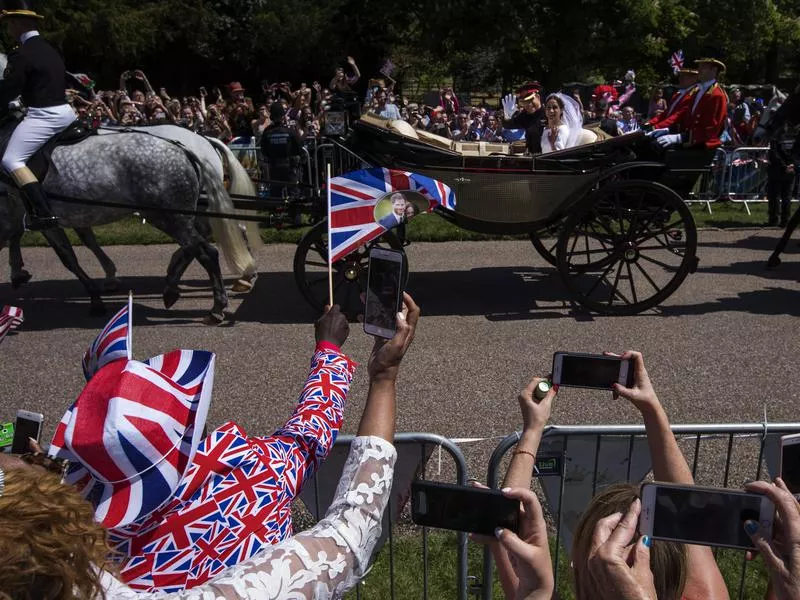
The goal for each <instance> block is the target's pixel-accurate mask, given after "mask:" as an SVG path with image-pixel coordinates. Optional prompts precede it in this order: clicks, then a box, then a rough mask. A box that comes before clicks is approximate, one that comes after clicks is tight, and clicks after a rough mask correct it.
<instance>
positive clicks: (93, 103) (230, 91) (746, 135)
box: [69, 57, 763, 146]
mask: <svg viewBox="0 0 800 600" xmlns="http://www.w3.org/2000/svg"><path fill="white" fill-rule="evenodd" d="M360 79H361V72H360V71H359V68H358V66H357V64H356V61H355V60H354V59H353V58H352V57H348V58H347V64H346V67H340V68H337V69H336V71H335V72H334V74H333V77H332V78H331V80H330V82H329V83H328V84H327V85H323V84H321V83H320V82H319V81H313V82H312V83H311V85H308V84H307V83H306V82H300V83H299V85H292V83H290V82H288V81H284V82H277V83H269V82H268V81H263V82H262V84H261V89H260V90H258V91H256V92H255V93H252V91H251V90H246V89H245V88H244V87H243V86H242V85H241V84H240V83H239V82H236V81H233V82H229V83H228V84H226V85H224V86H222V87H213V88H211V92H210V93H209V92H208V91H207V89H206V88H205V87H201V88H199V90H198V92H197V94H196V95H191V96H183V97H176V96H173V95H170V92H169V91H168V89H167V88H165V87H161V88H159V89H158V91H156V89H155V88H154V87H153V85H152V84H151V83H150V81H149V80H148V78H147V76H146V75H145V73H144V72H142V71H141V70H134V71H126V72H124V73H123V74H122V75H121V77H120V81H119V89H118V90H116V91H102V90H93V89H86V90H71V91H70V97H69V100H70V102H71V103H72V105H73V107H74V108H75V110H76V112H77V113H78V114H79V116H80V117H81V118H82V119H84V120H85V122H86V123H87V125H90V126H94V127H96V126H100V125H161V124H166V123H172V124H176V125H180V126H182V127H186V128H188V129H191V130H192V131H195V132H196V133H200V134H203V135H208V136H211V137H216V138H219V139H221V140H223V141H226V142H229V141H230V140H232V139H234V138H250V137H255V141H256V144H258V143H259V139H260V137H261V135H262V134H263V132H264V131H265V130H266V129H267V128H268V127H269V126H270V125H271V124H272V121H271V119H270V108H271V106H272V105H273V104H274V103H276V102H278V103H280V104H282V105H283V107H284V111H285V114H286V124H287V126H289V127H290V128H292V129H293V130H295V131H296V132H297V134H298V135H299V137H300V139H301V140H303V141H307V140H310V139H315V138H318V137H319V136H320V135H321V134H322V133H323V132H325V125H326V117H327V113H328V110H329V109H330V108H331V106H332V104H333V103H334V102H335V100H334V99H335V98H340V99H341V98H347V99H348V100H349V101H352V100H353V99H356V101H357V102H358V103H359V104H361V105H362V108H361V110H362V111H363V112H367V113H372V114H376V115H379V116H381V117H383V118H387V119H401V120H404V121H406V122H408V123H409V124H410V125H411V126H412V127H414V128H417V129H424V130H426V131H428V132H430V133H434V134H436V135H440V136H443V137H446V138H448V139H452V140H454V141H471V142H476V141H485V142H511V141H516V140H519V139H520V138H521V137H522V132H519V131H513V130H511V131H509V130H505V129H504V128H503V120H504V118H505V117H506V116H505V115H504V113H503V110H502V108H499V102H498V103H496V105H492V104H491V103H487V102H482V103H478V104H470V105H464V104H463V103H462V102H460V101H459V98H458V96H457V95H456V92H455V91H454V90H453V89H452V88H451V87H447V88H442V89H440V90H439V92H438V97H437V98H436V100H435V101H434V102H430V100H431V98H430V95H428V96H427V97H426V98H427V100H428V102H429V104H425V103H421V102H416V101H413V100H411V99H409V98H408V97H407V96H405V95H403V94H402V93H400V91H399V90H398V88H397V85H396V82H395V81H394V80H393V79H392V78H391V77H390V76H389V75H383V74H382V75H380V76H378V77H376V78H373V79H370V80H369V81H368V83H367V85H366V95H365V96H364V97H361V96H360V95H357V90H361V89H363V86H359V85H358V84H359V81H360ZM613 83H614V84H617V85H616V87H615V85H612V84H608V85H601V86H597V88H596V89H595V90H594V92H595V93H594V94H591V96H590V97H589V98H585V97H582V95H581V92H580V90H579V89H577V88H576V89H574V90H573V91H572V92H571V94H570V95H571V97H572V98H573V99H575V100H576V101H577V102H578V104H579V105H580V108H581V111H582V116H583V120H584V123H586V124H587V125H596V126H597V127H598V128H599V129H601V130H602V131H604V132H605V133H606V134H607V135H611V136H616V135H621V134H625V133H630V132H631V131H636V130H638V129H640V128H641V126H642V125H643V124H644V123H645V122H647V121H648V120H649V119H651V118H653V117H654V116H657V115H658V114H660V113H662V112H664V111H665V110H667V107H668V104H669V98H668V96H667V94H666V92H665V89H664V88H663V87H654V88H653V89H652V90H651V91H650V94H649V96H650V97H649V100H642V99H641V98H640V97H639V96H638V95H637V92H636V88H635V82H633V81H630V82H627V86H626V87H623V84H622V82H620V81H616V82H613ZM76 87H78V86H76ZM762 112H763V100H761V99H756V98H754V97H745V96H744V94H743V93H742V91H741V90H739V89H735V90H732V91H731V95H730V104H729V107H728V122H727V123H726V127H725V132H724V133H723V135H722V140H723V143H724V144H725V145H726V146H740V145H745V144H748V143H749V142H751V138H752V134H753V132H754V131H755V127H756V125H757V124H758V120H759V119H760V118H761V114H762Z"/></svg>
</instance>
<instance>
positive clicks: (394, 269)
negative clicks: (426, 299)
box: [364, 248, 405, 339]
mask: <svg viewBox="0 0 800 600" xmlns="http://www.w3.org/2000/svg"><path fill="white" fill-rule="evenodd" d="M404 260H405V256H404V254H403V253H402V252H400V251H398V250H385V249H383V248H373V249H372V250H371V251H370V253H369V269H368V273H367V294H366V296H367V297H366V302H365V306H364V331H365V332H366V333H368V334H370V335H374V336H378V337H382V338H386V339H391V338H393V337H394V334H395V333H396V332H397V313H398V312H400V306H401V304H400V301H401V298H402V294H403V290H402V281H401V280H402V274H403V262H404Z"/></svg>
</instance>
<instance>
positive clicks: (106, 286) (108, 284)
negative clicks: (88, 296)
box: [103, 277, 122, 293]
mask: <svg viewBox="0 0 800 600" xmlns="http://www.w3.org/2000/svg"><path fill="white" fill-rule="evenodd" d="M121 284H122V282H121V281H120V280H119V279H117V278H116V277H114V278H113V279H104V280H103V291H104V292H111V293H113V292H118V291H119V286H120V285H121Z"/></svg>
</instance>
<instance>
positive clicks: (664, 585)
mask: <svg viewBox="0 0 800 600" xmlns="http://www.w3.org/2000/svg"><path fill="white" fill-rule="evenodd" d="M638 497H639V486H638V485H633V484H630V483H619V484H614V485H610V486H608V487H607V488H605V489H604V490H603V491H601V492H600V493H598V494H597V495H596V496H595V497H594V498H592V501H591V502H590V503H589V506H587V507H586V510H585V511H584V512H583V515H582V516H581V520H580V522H579V523H578V527H577V529H576V530H575V537H574V539H573V542H572V557H573V569H572V571H573V581H574V583H575V597H576V598H577V599H578V600H585V599H586V598H592V597H594V596H595V594H596V592H597V590H596V589H595V584H594V583H593V582H590V575H589V573H588V572H587V569H586V560H587V558H588V556H589V550H590V548H591V544H592V536H593V535H594V528H595V526H596V525H597V522H598V521H599V520H600V519H604V518H605V517H608V516H610V515H613V514H614V513H618V512H621V513H623V514H625V512H626V511H627V510H628V508H630V506H631V504H633V501H634V500H636V498H638ZM650 570H651V571H652V572H653V582H654V584H655V588H656V595H657V598H658V599H659V600H678V599H679V598H680V597H681V595H682V593H683V588H684V586H685V585H686V548H685V547H684V545H683V544H678V543H675V542H665V541H663V540H654V541H653V545H652V546H651V548H650Z"/></svg>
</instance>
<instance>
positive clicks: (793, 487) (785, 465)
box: [779, 433, 800, 496]
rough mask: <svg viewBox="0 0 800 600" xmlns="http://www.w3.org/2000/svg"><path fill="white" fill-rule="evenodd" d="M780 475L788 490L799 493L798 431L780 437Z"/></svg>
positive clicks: (799, 435)
mask: <svg viewBox="0 0 800 600" xmlns="http://www.w3.org/2000/svg"><path fill="white" fill-rule="evenodd" d="M779 472H780V474H781V475H780V476H781V479H783V482H784V483H785V484H786V487H788V488H789V491H790V492H792V494H794V495H795V496H796V495H798V494H800V433H796V434H794V435H784V436H783V437H782V438H781V466H780V471H779Z"/></svg>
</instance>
